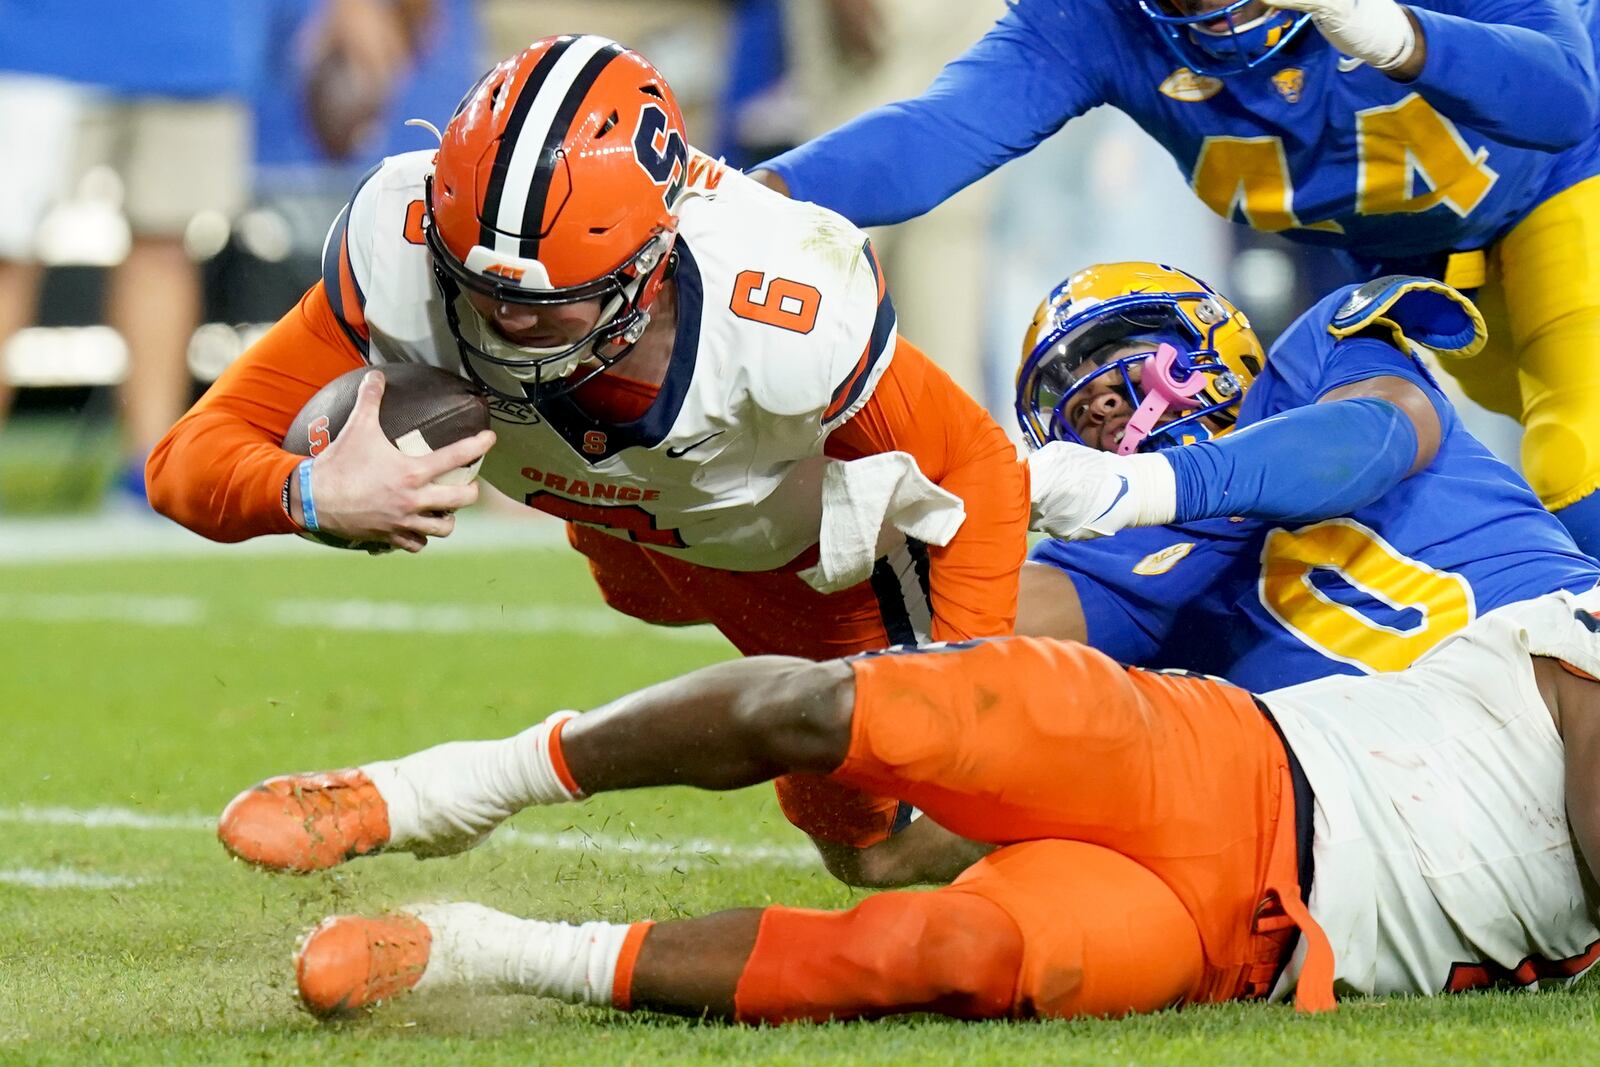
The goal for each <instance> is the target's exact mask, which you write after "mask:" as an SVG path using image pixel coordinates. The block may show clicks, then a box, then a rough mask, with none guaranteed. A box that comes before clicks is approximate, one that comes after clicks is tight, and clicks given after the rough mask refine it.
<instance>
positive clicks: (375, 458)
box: [290, 371, 495, 552]
mask: <svg viewBox="0 0 1600 1067" xmlns="http://www.w3.org/2000/svg"><path fill="white" fill-rule="evenodd" d="M383 388H384V378H383V374H382V372H381V371H372V372H369V373H368V374H367V375H366V377H364V378H363V379H362V380H361V388H360V391H359V392H358V393H357V394H356V402H355V406H354V407H352V408H351V409H350V420H349V421H348V422H347V423H346V424H345V426H344V429H343V430H341V431H340V433H339V435H338V437H336V438H335V439H334V441H333V443H332V444H330V445H329V446H328V447H327V449H326V450H325V451H323V453H322V454H321V455H319V456H318V457H317V458H316V461H315V462H314V463H313V464H312V465H311V496H312V499H313V500H314V501H315V502H316V509H317V525H318V528H319V530H321V531H322V532H324V533H331V534H336V535H337V536H339V537H343V538H346V539H348V540H351V541H378V542H382V543H384V544H388V545H392V546H394V547H395V548H403V549H405V550H406V551H407V552H421V551H422V550H423V548H424V547H426V546H427V544H428V538H430V537H448V536H450V533H451V531H453V530H454V529H455V526H456V518H455V512H456V511H457V510H458V509H460V508H464V507H466V506H467V505H469V504H472V503H473V502H475V501H476V500H477V499H478V483H477V482H475V481H474V482H469V483H467V484H466V485H435V484H433V480H434V479H435V478H438V477H439V476H440V475H442V474H445V473H447V472H449V471H452V470H455V469H456V468H457V467H465V466H468V465H470V464H473V463H476V462H477V461H478V460H480V459H482V458H483V457H484V456H485V455H486V454H487V453H488V451H489V449H490V448H492V447H493V446H494V441H495V436H494V431H493V430H484V431H482V432H481V433H477V434H474V435H472V436H471V437H467V438H463V439H462V440H460V441H456V442H454V443H453V444H449V445H446V446H445V447H443V448H440V449H438V450H437V451H434V452H430V453H428V454H427V455H425V456H408V455H406V454H405V453H403V452H401V451H400V450H399V449H398V448H396V447H395V446H394V445H393V444H391V443H390V441H389V439H388V438H387V437H385V436H384V433H383V429H382V427H380V426H379V424H378V406H379V404H380V403H381V402H382V400H383ZM290 514H291V516H292V517H293V518H294V519H295V521H296V522H300V521H302V517H301V516H302V511H301V501H300V495H299V485H298V482H297V480H296V479H291V480H290Z"/></svg>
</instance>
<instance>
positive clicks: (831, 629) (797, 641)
mask: <svg viewBox="0 0 1600 1067" xmlns="http://www.w3.org/2000/svg"><path fill="white" fill-rule="evenodd" d="M567 539H568V540H569V541H570V542H571V544H572V547H573V548H575V549H577V550H578V551H579V552H581V553H583V555H584V556H585V557H587V558H588V560H589V571H590V573H591V574H593V575H594V580H595V584H596V585H598V586H599V587H600V596H601V597H602V598H603V599H604V600H605V602H606V604H607V605H608V606H610V607H612V608H614V609H616V610H617V611H620V612H622V613H623V614H624V615H631V616H633V617H634V618H636V619H642V620H644V621H645V622H649V623H655V624H657V625H666V626H685V625H689V624H692V623H711V624H712V625H714V626H715V627H716V628H717V629H718V630H719V631H721V632H722V635H723V636H724V637H726V638H727V639H728V640H729V641H730V642H732V643H733V646H734V647H735V648H737V649H738V650H739V651H740V652H741V653H742V654H744V655H746V656H761V655H785V656H802V657H804V658H806V659H813V660H826V659H838V658H840V657H842V656H849V655H852V654H854V653H857V652H866V651H870V650H872V649H879V648H886V647H888V646H889V645H891V644H894V643H896V641H898V640H905V639H906V638H905V637H904V636H902V635H901V633H900V631H901V629H902V627H903V626H904V625H908V623H906V622H904V620H900V621H891V619H890V616H892V615H893V614H894V613H895V612H897V611H898V612H902V613H903V612H904V611H905V605H904V603H903V601H902V602H901V603H900V604H896V603H895V602H894V601H893V600H892V599H891V596H890V595H886V596H885V597H884V599H883V600H880V598H879V594H878V593H877V592H875V591H874V589H873V587H872V585H871V583H869V582H862V583H861V584H859V585H855V586H851V587H850V588H849V589H844V590H841V591H839V592H837V593H819V592H817V591H816V590H815V589H812V588H811V587H810V586H809V585H807V584H806V583H805V582H804V581H802V580H801V579H800V577H799V575H798V574H797V573H796V572H797V571H799V570H802V569H804V567H805V566H806V564H807V560H806V558H805V557H804V556H802V557H801V560H800V561H798V562H796V563H794V564H791V565H790V566H789V567H786V568H784V569H782V570H776V571H724V570H716V569H714V568H711V567H701V566H698V565H696V564H693V563H686V562H684V561H683V560H680V559H675V558H674V557H672V556H668V555H664V554H663V553H660V552H652V551H651V550H649V549H647V548H644V547H642V546H640V545H636V544H633V543H632V542H629V541H624V540H622V539H621V538H619V537H613V536H611V535H610V534H606V533H601V532H600V531H599V530H594V529H590V528H588V527H585V526H578V525H575V524H572V523H569V524H568V525H567ZM895 592H899V590H893V591H888V590H886V591H885V593H886V594H892V593H895ZM774 786H775V788H776V789H777V792H778V803H779V805H780V806H781V807H782V808H783V813H784V815H785V816H786V817H787V818H788V819H789V821H790V822H792V823H794V825H796V826H798V827H799V828H800V829H802V830H804V831H806V833H808V834H811V835H813V836H815V837H820V838H824V839H826V840H829V841H838V842H841V843H843V844H847V845H853V846H855V847H857V848H865V847H866V846H868V845H871V844H874V843H875V842H878V841H881V840H883V839H884V838H885V837H887V836H888V835H889V831H890V828H891V827H892V826H893V825H894V821H895V818H896V816H897V815H898V813H899V810H900V804H899V801H897V800H894V799H891V798H888V797H876V796H868V795H866V794H863V793H861V792H860V791H859V790H855V789H847V788H845V787H844V786H842V785H841V784H840V783H838V782H836V781H834V780H832V779H830V778H827V777H825V776H823V775H815V774H791V775H785V776H784V777H782V778H779V779H778V780H777V781H776V782H775V783H774Z"/></svg>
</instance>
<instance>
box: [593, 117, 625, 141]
mask: <svg viewBox="0 0 1600 1067" xmlns="http://www.w3.org/2000/svg"><path fill="white" fill-rule="evenodd" d="M619 121H620V116H618V115H617V113H616V112H615V111H613V112H612V113H611V114H609V115H607V116H606V121H605V122H604V123H602V124H601V126H600V129H598V130H597V131H595V135H594V139H595V140H596V141H598V140H599V139H600V138H602V137H604V136H605V135H606V134H608V133H610V132H611V129H612V127H613V126H615V125H616V124H617V123H618V122H619Z"/></svg>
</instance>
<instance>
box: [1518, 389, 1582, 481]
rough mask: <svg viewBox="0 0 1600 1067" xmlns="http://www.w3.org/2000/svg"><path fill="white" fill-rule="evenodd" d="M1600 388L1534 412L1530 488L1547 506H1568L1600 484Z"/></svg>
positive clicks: (1528, 449)
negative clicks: (1599, 437)
mask: <svg viewBox="0 0 1600 1067" xmlns="http://www.w3.org/2000/svg"><path fill="white" fill-rule="evenodd" d="M1596 426H1600V389H1594V390H1589V389H1583V390H1575V391H1573V392H1572V393H1569V394H1565V395H1562V396H1559V397H1555V398H1553V399H1552V400H1551V402H1550V403H1547V404H1543V405H1540V408H1539V409H1538V410H1536V411H1533V412H1530V413H1529V418H1528V423H1527V432H1526V434H1525V435H1524V437H1523V440H1522V466H1523V473H1524V475H1525V476H1526V477H1527V479H1528V484H1529V485H1530V486H1532V487H1533V491H1534V492H1535V493H1537V494H1538V496H1539V499H1540V500H1542V501H1543V502H1544V503H1545V504H1546V506H1548V507H1552V508H1561V507H1566V506H1567V505H1569V504H1572V503H1575V502H1576V501H1577V500H1579V499H1581V498H1582V497H1584V496H1587V495H1588V494H1589V493H1590V492H1592V491H1594V489H1595V488H1596V486H1597V485H1600V440H1596V439H1595V433H1596V431H1595V429H1594V428H1595V427H1596Z"/></svg>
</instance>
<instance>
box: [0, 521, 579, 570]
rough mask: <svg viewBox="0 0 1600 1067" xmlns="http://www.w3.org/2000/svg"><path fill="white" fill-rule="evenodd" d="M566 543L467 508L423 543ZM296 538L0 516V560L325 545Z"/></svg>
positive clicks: (561, 528) (439, 547)
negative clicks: (445, 532)
mask: <svg viewBox="0 0 1600 1067" xmlns="http://www.w3.org/2000/svg"><path fill="white" fill-rule="evenodd" d="M566 547H567V534H566V525H565V524H564V523H562V522H560V521H558V520H556V519H553V518H550V517H549V516H547V515H539V514H529V515H526V516H523V515H515V516H506V515H496V514H489V513H478V512H468V513H465V514H463V515H462V517H461V522H460V524H459V525H458V526H457V528H456V532H455V533H453V534H451V535H450V536H449V537H447V538H444V539H442V540H439V541H435V542H433V543H432V544H430V545H429V546H428V551H429V552H461V551H482V550H489V549H508V548H527V549H540V550H549V549H554V548H562V549H565V548H566ZM330 551H334V550H333V549H328V548H324V547H322V546H320V545H314V544H312V543H311V542H309V541H306V540H304V539H303V538H299V537H257V538H253V539H251V540H249V541H245V542H243V543H241V544H232V545H222V544H217V543H216V542H214V541H207V540H206V539H205V538H203V537H200V536H199V535H198V534H193V533H190V532H189V531H188V530H185V529H184V528H183V527H181V526H179V525H177V524H176V523H173V522H168V521H167V520H166V519H163V518H161V517H160V516H158V515H155V514H153V513H151V514H135V515H127V514H117V513H109V512H108V513H105V514H100V515H86V516H79V517H71V518H38V519H33V518H17V517H15V516H9V515H0V564H12V563H60V562H70V561H76V560H82V561H86V562H93V561H95V560H106V559H138V558H151V557H156V558H159V557H186V556H219V557H221V558H224V559H226V558H228V557H230V556H231V557H234V558H237V557H239V556H245V555H255V556H263V555H278V554H282V553H298V552H330Z"/></svg>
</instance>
